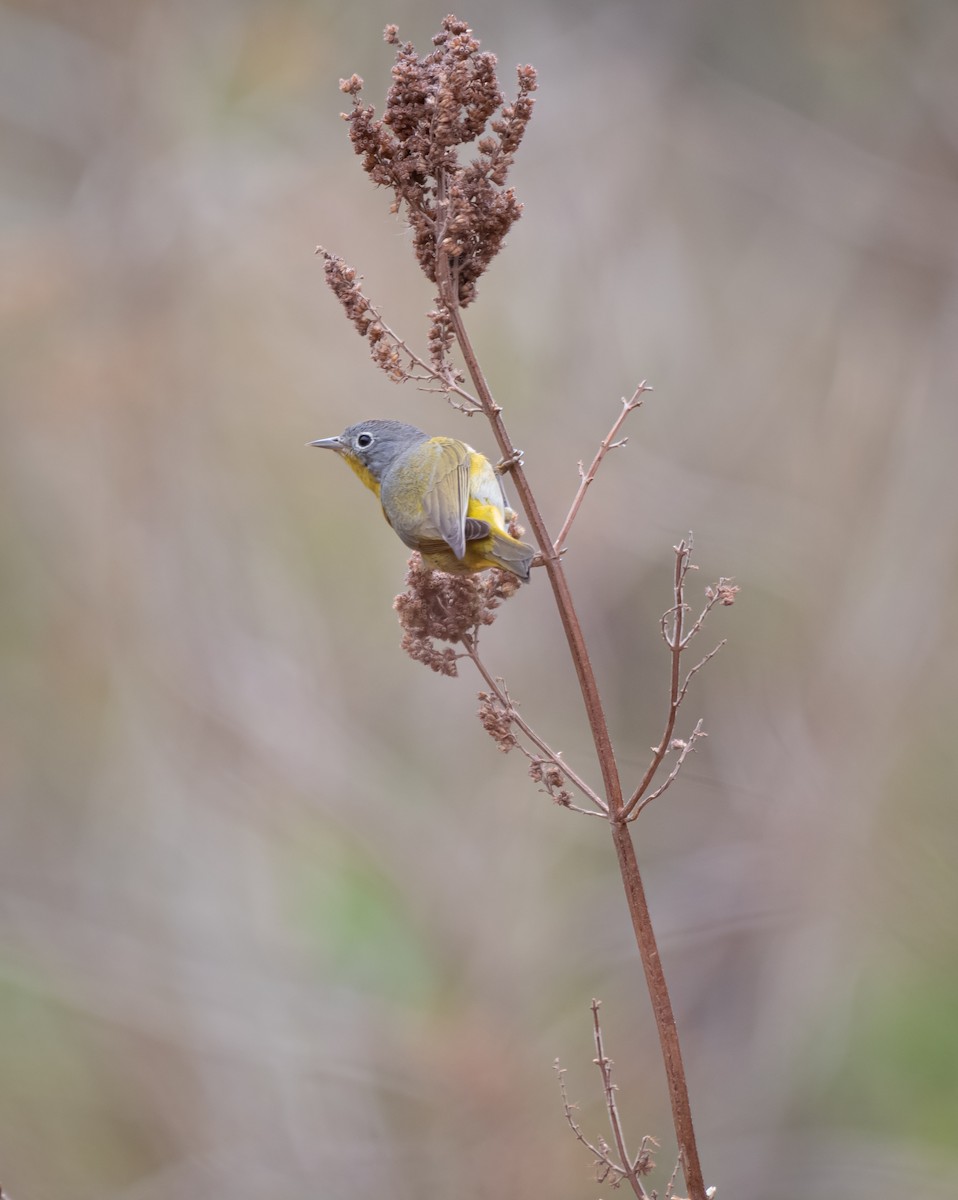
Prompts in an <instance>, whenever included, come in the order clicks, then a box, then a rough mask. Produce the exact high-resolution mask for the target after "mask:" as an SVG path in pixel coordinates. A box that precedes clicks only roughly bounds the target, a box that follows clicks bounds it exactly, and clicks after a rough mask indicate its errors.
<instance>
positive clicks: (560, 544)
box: [553, 379, 652, 554]
mask: <svg viewBox="0 0 958 1200" xmlns="http://www.w3.org/2000/svg"><path fill="white" fill-rule="evenodd" d="M651 391H652V388H651V387H650V386H649V385H648V384H647V383H646V382H645V380H644V379H643V380H642V382H641V383H640V384H639V386H638V387H637V388H636V389H635V391H634V392H633V393H632V395H631V396H630V397H629V399H628V400H626V399H624V398H623V400H622V411H621V412H620V413H619V415H618V417H617V418H616V420H615V423H614V424H613V426H612V428H611V429H610V430H609V432H608V433H607V434H606V435H605V437H604V438H603V439H602V441H601V442H600V443H599V449H598V451H597V452H596V456H595V458H594V459H593V460H592V465H591V466H590V467H589V469H588V471H586V470H583V466H582V463H581V462H580V463H579V477H580V483H579V489H578V491H577V492H576V494H575V497H574V499H573V501H572V507H571V508H570V509H569V515H568V516H567V517H566V519H565V522H564V523H563V526H562V528H561V529H560V530H559V536H558V537H557V538H556V540H555V542H554V543H553V549H554V550H555V552H556V553H557V554H560V553H561V552H562V550H563V549H564V547H565V544H566V542H567V541H568V539H569V531H570V530H571V528H572V522H573V521H574V520H575V519H576V516H577V515H578V512H579V508H580V506H581V505H582V501H583V500H584V499H585V494H586V492H587V491H588V490H589V485H590V484H591V483H592V481H593V479H595V477H596V473H597V472H598V470H599V467H600V465H601V463H602V460H603V459H604V458H605V456H606V455H607V454H608V453H609V451H610V450H616V449H618V448H619V447H620V446H625V445H626V444H627V442H628V440H629V439H628V438H627V437H624V438H621V439H619V440H618V441H616V437H617V435H618V432H619V430H620V429H621V428H622V426H623V424H624V423H625V419H626V417H627V416H628V415H629V413H630V412H632V410H633V409H636V408H641V406H642V397H643V396H644V395H645V393H646V392H651Z"/></svg>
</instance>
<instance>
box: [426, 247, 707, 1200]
mask: <svg viewBox="0 0 958 1200" xmlns="http://www.w3.org/2000/svg"><path fill="white" fill-rule="evenodd" d="M437 241H438V243H439V245H438V247H437V255H436V257H437V271H436V278H437V281H438V284H439V298H440V300H441V302H442V303H443V304H444V306H445V308H446V310H447V311H448V313H449V317H450V320H451V322H452V327H453V330H454V332H455V336H456V340H457V342H458V344H459V348H460V350H461V351H462V355H463V359H464V360H465V363H466V369H467V370H468V372H469V375H470V377H471V378H472V381H473V385H474V386H475V389H476V393H477V395H478V397H479V401H480V403H481V405H482V409H483V412H484V414H485V415H486V417H487V418H488V420H489V423H490V425H491V426H492V431H493V434H494V436H495V439H496V443H497V444H498V446H499V449H500V451H501V452H502V455H503V458H504V459H511V458H512V457H513V456H514V454H515V447H514V445H513V442H512V439H511V438H510V437H509V433H508V431H507V429H506V426H505V422H504V421H503V419H502V410H501V409H500V407H499V405H498V404H497V403H496V402H495V400H494V398H493V396H492V392H491V391H490V389H489V385H488V384H487V382H486V379H485V376H484V375H483V373H482V370H481V368H480V366H479V361H478V359H477V358H476V354H475V351H474V350H473V347H472V343H471V342H470V340H469V335H468V333H467V331H466V327H465V324H464V323H463V320H462V313H461V312H460V309H459V304H458V297H457V295H456V288H455V286H454V282H453V272H452V269H451V265H450V262H449V257H448V255H447V254H445V253H444V252H443V250H442V249H441V242H442V239H441V235H440V237H439V238H437ZM512 481H513V484H514V486H515V489H516V493H517V494H518V496H519V500H520V502H521V503H522V508H523V511H524V513H525V515H526V519H527V520H528V522H529V525H530V527H531V530H532V534H533V537H534V538H535V540H536V543H537V545H538V546H539V550H540V551H541V554H542V560H543V563H544V565H545V568H546V572H547V574H548V576H549V583H550V584H551V586H552V591H553V595H554V596H555V601H556V607H557V609H558V611H559V618H560V620H561V622H562V628H563V630H564V632H565V636H566V641H567V642H568V645H569V652H570V654H571V655H572V662H573V665H574V667H575V671H576V675H577V677H578V680H579V688H580V690H581V692H582V699H583V701H584V703H585V709H586V715H587V717H588V721H589V728H590V730H591V732H592V739H593V742H594V744H595V750H596V755H597V757H598V760H599V769H600V771H601V773H602V782H603V785H604V787H605V794H606V799H607V801H608V805H609V823H610V826H611V829H612V840H613V842H614V843H615V850H616V856H617V858H618V863H619V871H620V873H621V875H622V882H623V885H624V888H625V893H626V898H627V901H628V905H629V913H630V915H631V918H632V928H633V930H634V932H635V940H636V945H637V946H638V950H639V955H640V957H641V959H642V967H643V969H644V971H645V979H646V984H647V986H648V990H649V996H650V997H651V1000H652V1011H653V1014H654V1017H655V1024H656V1027H657V1029H658V1033H659V1043H660V1045H661V1047H662V1058H663V1061H664V1063H665V1072H666V1076H667V1078H668V1086H669V1099H670V1101H671V1105H672V1121H673V1125H674V1127H675V1134H676V1139H677V1141H678V1146H679V1154H680V1156H681V1159H682V1167H683V1171H684V1174H685V1182H686V1185H687V1187H688V1191H689V1196H690V1200H706V1197H705V1184H704V1181H703V1178H702V1168H701V1165H700V1163H699V1156H698V1148H697V1146H696V1142H695V1132H694V1129H693V1127H692V1109H691V1104H690V1102H689V1093H688V1084H687V1082H686V1078H685V1068H684V1066H683V1063H682V1054H681V1051H680V1048H679V1039H678V1031H677V1029H676V1025H675V1015H674V1013H673V1011H672V1002H671V999H670V997H669V990H668V986H667V984H666V981H665V972H664V971H663V969H662V961H661V958H660V956H659V950H658V945H657V943H656V940H655V933H654V930H653V928H652V920H651V917H650V915H649V908H648V903H647V902H646V898H645V889H644V888H643V886H642V878H641V875H640V874H639V864H638V860H637V859H636V855H635V846H634V845H633V842H632V835H631V830H630V828H629V825H628V823H627V822H626V819H625V812H624V810H625V804H624V799H623V795H622V784H621V781H620V779H619V771H618V765H617V763H616V761H615V753H614V751H613V749H612V740H611V738H610V737H609V729H608V724H607V722H606V718H605V712H604V709H603V707H602V701H601V699H600V696H599V689H598V685H597V683H596V679H595V672H594V670H593V668H592V662H591V660H590V658H589V653H588V649H587V647H586V642H585V637H584V635H583V633H582V626H581V624H580V623H579V618H578V615H577V613H576V610H575V605H574V603H573V600H572V593H571V591H570V589H569V584H568V581H567V579H566V576H565V571H564V570H563V567H562V561H561V559H560V557H559V554H558V552H557V551H556V549H555V548H554V546H553V542H552V539H551V538H550V536H549V531H548V529H547V528H546V524H545V521H544V520H543V517H542V514H541V512H540V511H539V506H538V504H537V503H536V499H535V496H534V495H533V492H532V488H531V487H530V485H529V481H528V479H527V478H526V474H525V472H524V471H523V469H522V465H521V463H516V464H515V465H514V466H513V467H512Z"/></svg>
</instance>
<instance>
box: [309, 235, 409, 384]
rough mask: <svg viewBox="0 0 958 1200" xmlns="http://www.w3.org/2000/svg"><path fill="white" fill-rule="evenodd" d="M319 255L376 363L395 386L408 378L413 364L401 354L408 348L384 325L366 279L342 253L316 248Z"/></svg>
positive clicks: (334, 289) (338, 298)
mask: <svg viewBox="0 0 958 1200" xmlns="http://www.w3.org/2000/svg"><path fill="white" fill-rule="evenodd" d="M316 253H317V254H321V255H322V256H323V270H324V271H325V273H326V282H327V283H328V284H329V287H330V290H331V291H332V293H333V295H334V296H335V297H336V299H337V300H338V301H339V303H340V304H341V305H342V306H343V309H344V310H345V313H346V316H347V317H348V318H349V320H350V321H352V323H353V324H354V325H355V326H356V328H357V329H358V330H359V332H360V334H361V335H362V337H364V338H365V339H366V340H367V341H368V342H369V353H370V355H371V357H372V360H373V362H374V363H375V364H376V366H377V367H381V368H382V370H384V371H385V372H386V374H387V375H388V376H389V378H390V379H392V380H393V381H394V382H395V383H402V382H403V380H405V379H408V378H409V377H410V365H409V364H408V363H407V362H406V361H405V360H404V359H403V356H402V353H401V351H403V350H405V347H404V346H403V344H402V343H401V342H400V341H399V340H398V339H397V337H396V335H395V334H394V333H393V332H392V330H391V329H389V328H388V327H387V326H386V325H384V324H383V322H382V320H381V319H380V316H379V313H378V312H377V311H376V309H375V308H373V306H372V304H371V303H370V301H369V299H368V297H367V296H366V295H365V294H364V293H363V290H362V286H361V285H362V281H363V280H362V276H361V275H358V274H357V272H356V268H355V267H351V266H350V265H349V263H347V262H346V261H345V260H344V259H342V258H340V257H339V255H338V254H330V253H329V251H328V250H324V249H323V247H322V246H317V247H316ZM407 358H408V353H407Z"/></svg>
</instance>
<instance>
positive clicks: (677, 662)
mask: <svg viewBox="0 0 958 1200" xmlns="http://www.w3.org/2000/svg"><path fill="white" fill-rule="evenodd" d="M691 554H692V535H691V534H689V536H688V537H687V538H685V539H684V540H683V541H681V542H679V544H678V545H677V546H676V547H675V572H674V577H673V584H672V589H673V598H674V601H675V602H674V604H673V605H672V607H671V608H670V609H669V610H668V611H667V612H665V613H664V614H663V616H662V622H661V625H662V637H663V639H664V641H665V644H666V645H667V646H668V648H669V651H670V656H671V660H672V665H671V671H670V677H669V710H668V715H667V716H666V721H665V729H664V731H663V733H662V737H661V739H660V740H659V743H658V745H657V746H654V747H653V748H652V758H651V760H650V761H649V765H648V767H647V768H646V771H645V774H644V775H643V776H642V779H641V782H640V783H639V785H638V787H637V788H636V789H635V791H634V792H633V793H632V795H631V796H630V798H629V801H628V803H627V804H626V805H625V808H624V809H623V812H622V816H623V818H624V819H625V820H632V819H634V818H635V816H636V815H637V814H638V813H639V812H641V810H642V809H643V808H645V807H646V805H647V804H649V803H650V802H651V801H652V800H654V799H655V798H656V797H657V796H661V795H662V793H663V792H664V791H665V790H666V788H668V787H669V785H670V784H671V783H672V782H673V780H674V778H675V776H676V774H677V773H678V771H679V769H680V768H681V766H682V763H683V762H684V761H685V759H686V757H687V756H688V754H689V752H690V751H691V750H692V748H693V747H694V744H695V742H696V741H697V740H698V739H699V738H702V737H705V736H706V735H705V733H704V731H703V730H702V728H701V726H702V722H701V721H699V723H698V724H697V725H696V727H695V730H694V731H693V733H692V735H691V737H690V738H689V740H688V742H684V743H678V744H677V745H676V748H677V749H680V750H681V751H682V753H681V754H680V755H679V760H678V762H677V763H676V765H675V768H674V770H673V771H672V774H671V775H670V776H669V778H668V779H666V780H665V782H664V783H663V784H662V785H661V786H660V787H658V788H657V789H655V790H654V791H653V792H652V793H649V788H650V786H651V784H652V780H653V779H654V778H655V776H656V774H657V772H658V769H659V767H660V766H661V765H662V760H663V759H664V758H665V756H666V754H667V753H668V752H669V750H670V748H671V747H672V745H673V741H672V734H673V732H674V730H675V719H676V717H677V715H678V711H679V706H680V705H681V703H682V701H683V700H684V699H685V695H686V692H687V691H688V687H689V684H690V683H691V681H692V678H693V676H695V675H696V674H697V673H698V672H699V671H701V669H702V668H703V667H704V666H705V664H706V663H707V662H708V661H709V660H710V659H712V658H714V657H715V655H716V654H718V652H719V650H721V648H722V647H723V646H724V645H725V642H724V640H723V641H721V642H719V644H718V645H717V646H715V647H714V648H713V649H712V650H710V651H709V652H708V654H706V655H705V657H704V658H702V659H701V660H700V661H699V662H697V663H696V664H695V666H694V667H692V669H691V670H690V671H689V672H688V674H687V675H686V676H685V679H684V680H683V679H682V671H681V662H682V653H683V651H684V650H686V649H687V647H688V645H689V643H690V642H691V640H692V638H693V637H695V635H696V634H697V633H698V632H699V630H700V629H701V628H702V625H703V623H704V621H705V618H706V617H707V616H708V615H709V613H710V612H711V611H712V609H713V608H714V607H715V605H716V604H726V605H728V604H732V603H733V602H734V600H735V594H736V592H737V591H738V588H737V587H736V586H735V585H734V584H733V583H732V581H731V580H729V579H724V578H723V579H720V580H719V581H718V583H717V584H716V585H715V586H714V587H709V588H706V591H705V595H706V603H705V607H704V608H703V609H702V611H701V613H700V614H699V615H698V617H697V618H696V619H695V621H694V622H693V623H692V625H691V626H689V627H688V628H687V627H686V618H687V616H688V612H689V606H688V605H687V604H686V602H685V580H686V576H687V575H688V573H689V571H692V570H695V569H696V568H695V567H694V566H693V564H692V561H691Z"/></svg>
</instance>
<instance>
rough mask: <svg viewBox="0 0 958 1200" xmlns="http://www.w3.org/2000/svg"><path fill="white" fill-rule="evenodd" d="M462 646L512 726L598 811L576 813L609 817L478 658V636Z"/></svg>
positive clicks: (598, 799)
mask: <svg viewBox="0 0 958 1200" xmlns="http://www.w3.org/2000/svg"><path fill="white" fill-rule="evenodd" d="M462 645H463V647H464V649H465V651H466V656H467V657H468V658H470V659H471V660H472V662H473V663H474V664H475V667H476V670H477V671H478V672H479V674H480V675H481V676H482V678H483V679H484V680H485V682H486V686H487V687H488V688H489V690H490V691H491V692H492V694H493V695H494V696H495V698H496V700H497V701H498V702H499V705H500V706H501V708H502V709H503V711H504V712H505V713H506V714H507V716H508V718H509V720H510V721H511V723H512V724H513V725H516V726H517V727H518V728H519V729H521V730H522V732H523V733H524V734H525V736H526V737H527V738H528V739H529V741H530V742H532V744H533V746H535V747H536V748H537V749H538V750H539V751H540V752H541V753H542V754H543V755H544V756H545V758H546V759H548V761H549V762H551V763H553V764H554V765H555V766H556V767H557V768H558V769H559V770H560V771H561V772H562V774H563V775H564V776H565V777H566V779H568V780H569V782H570V783H571V784H572V785H573V786H574V787H576V788H578V789H579V791H580V792H581V793H582V795H583V796H585V797H586V798H587V799H588V800H589V801H590V802H591V803H592V804H594V805H595V812H591V810H589V809H577V810H576V811H578V812H585V813H589V814H590V815H596V816H598V815H602V816H606V815H607V814H608V811H609V808H608V805H607V804H606V803H605V801H604V800H603V799H602V797H601V796H600V795H599V794H598V793H597V792H595V791H594V790H593V789H592V788H591V787H589V785H588V784H587V783H586V782H585V780H584V779H582V778H581V776H579V775H578V774H577V773H576V772H575V771H574V770H573V769H572V768H571V767H570V766H569V764H568V763H567V762H566V761H565V759H564V758H563V757H562V755H561V754H560V753H559V752H558V751H556V750H553V749H552V747H551V746H549V745H548V743H547V742H545V741H544V740H543V739H542V738H541V737H540V736H539V735H538V734H537V733H536V731H535V730H534V729H533V728H532V726H531V725H529V723H528V722H527V721H526V720H525V718H524V717H523V716H522V715H521V714H520V712H519V710H518V708H517V707H516V705H515V702H514V701H513V699H512V697H511V696H510V695H509V692H508V690H507V689H506V687H505V684H504V683H503V682H502V680H501V679H497V678H495V677H494V676H493V675H492V673H491V672H490V671H489V669H488V668H487V667H486V664H485V663H484V662H483V661H482V659H481V658H480V657H479V648H478V645H477V642H476V639H475V637H473V636H472V635H469V634H467V635H465V636H464V637H463V638H462ZM516 746H517V747H518V749H520V750H521V751H522V752H523V753H524V754H525V755H526V757H527V758H529V759H533V760H534V755H532V754H529V752H528V751H527V750H526V749H525V747H524V746H522V744H521V743H520V742H518V741H517V742H516ZM563 807H565V808H574V807H575V806H574V805H571V804H565V805H563Z"/></svg>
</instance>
